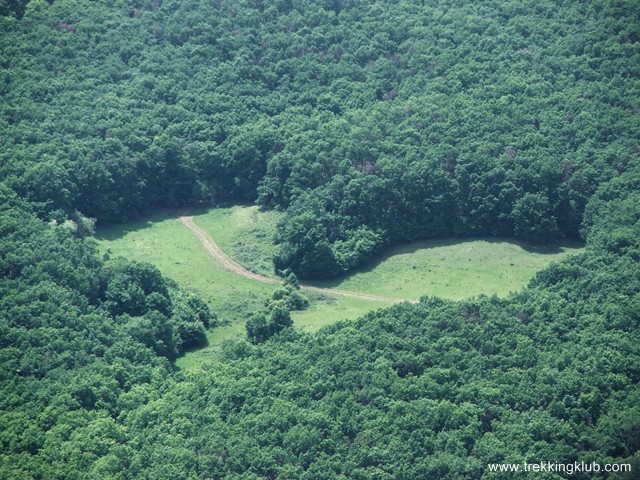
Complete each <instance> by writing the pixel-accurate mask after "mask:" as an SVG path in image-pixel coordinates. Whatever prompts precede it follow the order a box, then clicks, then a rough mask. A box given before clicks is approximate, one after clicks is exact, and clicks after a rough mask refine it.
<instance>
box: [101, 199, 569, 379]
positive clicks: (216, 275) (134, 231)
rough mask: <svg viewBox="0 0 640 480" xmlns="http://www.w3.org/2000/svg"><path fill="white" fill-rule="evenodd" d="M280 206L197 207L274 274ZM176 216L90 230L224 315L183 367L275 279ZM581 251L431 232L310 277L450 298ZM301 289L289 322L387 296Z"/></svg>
mask: <svg viewBox="0 0 640 480" xmlns="http://www.w3.org/2000/svg"><path fill="white" fill-rule="evenodd" d="M278 215H279V214H278V213H277V212H274V211H262V210H260V209H259V208H258V207H256V206H234V207H229V208H215V209H210V210H207V211H202V212H195V213H194V214H193V217H194V220H195V222H196V223H197V224H198V225H199V226H200V227H201V228H202V229H204V230H205V231H206V232H207V233H209V235H210V236H211V237H212V238H213V240H214V241H215V242H216V243H217V244H218V245H219V246H220V247H221V248H222V250H223V251H224V252H225V253H227V254H228V255H229V256H231V257H232V258H234V260H236V261H237V262H238V263H240V264H242V265H243V266H245V267H246V268H247V269H249V270H251V271H254V272H257V273H261V274H263V275H268V276H274V274H273V269H272V266H271V258H272V256H273V253H274V251H275V249H276V246H275V245H274V243H273V237H274V234H275V231H276V225H277V222H278ZM177 217H178V214H177V213H175V212H156V213H154V214H152V215H150V216H147V217H146V218H144V219H142V220H138V221H134V222H130V223H127V224H124V225H110V226H105V227H101V228H99V229H98V231H97V233H96V239H97V241H98V244H99V248H100V250H101V252H102V253H107V254H108V255H110V256H112V257H114V256H123V257H126V258H129V259H131V260H138V261H145V262H149V263H152V264H153V265H155V266H157V267H158V268H159V269H160V271H161V272H162V273H163V274H165V275H166V276H168V277H169V278H171V279H173V280H175V281H176V282H178V283H180V284H181V285H182V286H183V287H185V288H188V289H191V290H193V291H195V292H197V293H198V294H200V295H201V296H202V297H203V298H204V299H205V300H206V301H208V302H209V304H210V306H211V307H212V309H214V310H215V312H216V313H217V314H218V317H219V320H220V323H221V325H220V326H218V327H216V328H214V329H212V330H211V331H210V332H209V347H208V348H205V349H202V350H199V351H196V352H192V353H189V354H187V355H186V356H184V357H183V358H182V359H180V360H179V361H178V364H179V365H180V366H181V367H183V368H193V367H196V366H201V365H202V364H203V363H206V361H207V359H210V358H212V355H215V352H216V351H218V348H219V346H220V345H221V344H222V343H223V342H224V341H227V340H234V339H240V338H242V337H243V335H244V322H245V320H246V317H247V315H248V314H249V313H250V312H252V311H255V310H256V309H257V308H260V306H261V305H262V304H263V301H264V299H265V298H266V297H267V296H268V295H270V294H271V292H273V290H274V288H275V286H274V285H270V284H266V283H261V282H258V281H255V280H250V279H247V278H244V277H242V276H240V275H237V274H235V273H231V272H228V271H226V270H224V269H223V268H221V267H220V266H219V265H218V264H217V263H216V262H215V261H214V260H213V259H212V258H211V257H209V256H208V255H207V253H206V252H205V250H204V249H203V247H202V244H201V243H200V241H199V240H198V239H197V238H196V237H195V235H194V234H193V233H192V232H191V231H190V230H189V229H188V228H187V227H186V226H184V225H182V224H181V223H180V222H178V221H177ZM577 251H579V246H577V245H571V246H551V247H537V248H536V247H531V246H527V245H524V244H520V243H514V242H512V241H509V240H506V239H475V240H430V241H423V242H415V243H411V244H406V245H402V246H398V247H394V248H391V249H389V250H388V251H387V252H386V253H385V255H383V256H381V257H380V258H379V259H378V260H377V261H376V262H374V263H372V264H371V265H368V266H366V267H365V268H362V269H360V270H358V271H356V272H354V273H352V274H350V275H349V276H346V277H344V278H340V279H335V280H331V281H323V282H313V283H312V284H313V285H314V286H317V287H326V288H334V289H341V290H349V291H352V292H358V293H369V294H375V295H381V296H387V297H396V298H406V299H418V298H420V297H421V296H423V295H429V296H439V297H443V298H448V299H462V298H469V297H474V296H477V295H480V294H485V295H493V294H496V295H498V296H506V295H508V294H509V293H510V292H513V291H516V290H518V289H520V288H522V287H523V286H525V285H526V284H527V282H528V281H529V280H530V279H531V278H532V277H533V276H534V274H535V272H537V271H538V270H541V269H542V268H544V267H545V266H546V265H548V264H549V263H551V262H553V261H555V260H558V259H560V258H562V257H563V256H565V255H567V254H569V253H572V252H577ZM305 294H306V295H307V296H308V298H309V299H310V300H311V305H310V307H309V308H308V309H307V310H305V311H303V312H293V314H292V317H293V319H294V323H295V325H296V326H297V327H298V328H300V329H302V330H306V331H313V330H317V329H318V328H320V327H322V326H325V325H328V324H331V323H335V322H337V321H339V320H349V319H354V318H357V317H359V316H361V315H363V314H365V313H367V312H369V311H371V310H373V309H377V308H380V307H385V306H388V305H391V303H390V302H381V301H372V300H366V299H359V298H353V297H344V296H337V295H328V294H321V293H318V292H310V291H306V292H305Z"/></svg>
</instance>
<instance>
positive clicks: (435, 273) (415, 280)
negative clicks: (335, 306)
mask: <svg viewBox="0 0 640 480" xmlns="http://www.w3.org/2000/svg"><path fill="white" fill-rule="evenodd" d="M580 250H581V248H580V246H579V245H575V244H573V245H554V246H545V247H534V246H530V245H526V244H523V243H518V242H515V241H513V240H508V239H495V238H492V239H475V240H428V241H420V242H413V243H410V244H406V245H401V246H397V247H393V248H391V249H389V250H388V251H387V252H386V253H385V254H384V256H382V257H381V258H379V259H378V260H377V261H376V262H374V263H373V264H371V265H368V266H366V267H364V268H361V269H359V270H357V271H356V272H354V273H352V274H350V275H349V276H347V277H345V278H341V279H336V280H328V281H318V282H313V284H314V285H316V286H319V287H325V288H339V289H342V290H351V291H357V292H365V293H371V294H375V295H383V296H389V297H399V298H411V299H418V298H420V297H421V296H423V295H428V296H437V297H442V298H448V299H452V300H460V299H464V298H470V297H475V296H477V295H481V294H484V295H493V294H496V295H498V296H503V297H504V296H506V295H508V294H509V293H510V292H515V291H517V290H520V289H521V288H523V287H525V286H526V285H527V283H528V282H529V281H530V280H531V279H532V278H533V276H534V275H535V273H536V272H538V271H540V270H542V269H543V268H544V267H546V266H547V265H549V264H550V263H551V262H554V261H558V260H560V259H561V258H563V257H564V256H566V255H568V254H570V253H576V252H579V251H580Z"/></svg>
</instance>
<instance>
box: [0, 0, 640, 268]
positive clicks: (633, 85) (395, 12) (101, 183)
mask: <svg viewBox="0 0 640 480" xmlns="http://www.w3.org/2000/svg"><path fill="white" fill-rule="evenodd" d="M17 3H20V2H17ZM49 3H51V5H49ZM49 3H47V2H44V1H40V2H38V1H35V0H34V1H31V2H29V3H28V4H26V7H25V10H24V13H21V12H22V9H21V8H18V7H15V5H16V3H11V2H8V3H6V4H5V7H4V8H5V11H6V9H7V8H9V10H10V12H13V16H11V15H9V16H5V17H2V19H1V20H0V22H1V28H2V32H3V34H2V39H1V41H2V57H3V58H2V66H3V68H2V73H1V75H2V78H3V82H1V83H0V89H1V94H2V98H3V102H2V105H1V106H0V122H1V128H2V131H3V135H2V138H1V139H0V146H1V147H0V151H1V153H0V155H1V160H2V161H1V164H0V178H2V179H4V181H5V182H6V183H7V184H8V185H10V186H12V187H13V188H14V189H15V190H16V191H17V192H18V193H19V194H20V195H21V196H22V197H24V198H27V199H29V200H30V201H32V202H34V203H37V204H38V205H40V207H39V208H40V214H41V215H42V216H45V217H46V216H47V215H48V216H51V215H56V214H59V213H58V212H65V214H67V215H68V214H71V213H72V212H74V211H79V212H81V213H82V214H83V215H85V216H87V217H91V218H96V219H97V220H98V222H123V221H126V220H128V219H131V218H132V217H135V216H137V215H140V214H141V213H143V212H145V211H148V210H150V209H153V208H157V207H176V206H185V205H195V204H200V203H204V204H207V205H215V204H219V203H220V202H240V201H244V202H253V201H257V202H258V203H260V204H262V205H265V206H268V207H273V208H278V209H282V210H285V211H286V212H287V215H286V217H285V220H283V228H282V230H281V234H280V236H279V241H280V242H281V248H280V253H279V254H278V256H277V258H276V259H275V267H276V269H277V270H285V269H287V268H289V269H293V270H294V271H295V272H296V273H298V274H299V275H300V276H302V277H327V276H333V275H336V274H337V273H340V272H343V271H347V270H350V269H352V268H354V267H356V266H358V265H360V264H362V263H365V262H366V261H368V260H369V259H370V258H371V257H372V256H374V255H375V254H377V253H378V252H379V251H380V250H381V249H382V248H384V247H385V246H388V245H390V244H395V243H398V242H405V241H408V240H414V239H424V238H429V237H442V236H452V235H454V236H478V235H496V236H515V237H518V238H521V239H524V240H529V241H533V242H548V241H552V240H554V239H558V238H560V237H569V238H576V237H578V236H579V231H580V227H581V221H582V215H583V212H584V208H585V205H586V204H587V201H588V199H589V198H590V197H591V195H593V193H594V192H595V190H596V188H597V186H598V185H599V184H600V183H602V182H604V181H606V180H608V179H610V178H612V177H614V176H616V175H619V174H620V173H622V172H624V171H626V170H627V169H628V168H629V166H630V165H631V164H633V163H634V162H635V161H636V160H637V152H638V148H639V146H638V122H637V112H638V98H639V92H638V81H637V79H638V68H640V58H639V51H638V48H637V45H638V41H639V38H640V37H639V32H638V28H639V27H638V24H640V21H639V20H640V19H639V18H638V8H637V6H636V5H635V3H634V2H631V1H616V2H604V1H590V2H580V3H575V2H553V1H542V2H540V1H535V2H533V1H527V2H506V1H502V2H498V1H494V2H462V1H457V2H450V1H447V2H444V1H434V2H417V1H387V2H363V1H357V0H350V1H336V2H307V1H303V2H280V1H260V2H251V1H244V2H242V1H241V2H238V1H233V2H227V1H223V0H220V1H216V2H204V1H202V2H197V1H190V2H182V1H181V2H178V1H167V0H165V1H153V2H152V1H148V2H147V1H126V2H125V1H123V2H100V1H99V2H88V1H82V0H78V1H73V2H67V1H55V2H49ZM11 5H14V7H11ZM16 15H17V16H18V17H20V16H21V15H23V16H22V18H20V19H19V20H18V19H16V18H15V16H16ZM305 222H307V223H308V222H311V223H313V228H312V229H311V230H312V231H311V232H309V234H308V235H301V234H300V232H299V231H296V228H294V227H289V225H291V224H294V225H300V228H303V229H305V230H308V229H309V227H308V225H307V224H306V223H305ZM301 237H304V238H301ZM309 264H314V265H315V266H314V267H313V268H310V267H309Z"/></svg>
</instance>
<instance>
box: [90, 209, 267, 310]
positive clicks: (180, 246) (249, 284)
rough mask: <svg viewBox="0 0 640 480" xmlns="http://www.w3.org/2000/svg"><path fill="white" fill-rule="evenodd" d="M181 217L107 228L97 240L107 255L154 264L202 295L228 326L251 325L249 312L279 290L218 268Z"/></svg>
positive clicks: (160, 217)
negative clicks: (182, 222) (249, 323)
mask: <svg viewBox="0 0 640 480" xmlns="http://www.w3.org/2000/svg"><path fill="white" fill-rule="evenodd" d="M177 217H178V216H177V215H175V214H168V213H162V212H159V213H155V214H153V215H150V216H148V217H146V218H145V219H143V220H139V221H135V222H130V223H127V224H125V225H111V226H107V227H101V228H99V229H98V231H97V234H96V239H97V240H98V244H99V248H100V250H101V251H102V252H107V251H108V252H109V254H110V255H111V256H122V257H125V258H128V259H130V260H137V261H144V262H149V263H151V264H153V265H155V266H156V267H158V269H160V271H161V272H162V273H163V274H164V275H166V276H167V277H169V278H171V279H173V280H175V281H176V282H178V283H179V284H180V285H182V286H183V287H185V288H188V289H190V290H193V291H195V292H197V293H198V294H199V295H201V296H202V297H203V298H204V299H205V300H206V301H207V302H208V303H209V305H210V306H211V307H212V308H213V309H214V310H215V311H216V313H217V314H218V316H219V317H220V320H221V321H222V322H236V321H243V320H245V318H246V315H247V313H248V312H251V311H255V310H256V309H258V308H259V307H260V306H262V301H263V299H264V297H265V296H266V295H268V294H270V293H271V292H272V291H273V288H274V287H273V286H272V285H268V284H264V283H260V282H255V281H253V280H249V279H246V278H244V277H241V276H239V275H236V274H234V273H231V272H228V271H226V270H224V269H223V268H221V267H220V266H218V264H217V263H216V262H215V261H214V260H213V259H211V258H210V257H209V256H208V255H207V253H206V252H205V250H204V248H203V247H202V244H201V243H200V240H198V239H197V238H196V236H195V235H194V234H193V232H191V231H190V230H189V229H188V228H187V227H186V226H184V225H182V224H181V223H180V222H178V220H177Z"/></svg>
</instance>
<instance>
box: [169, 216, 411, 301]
mask: <svg viewBox="0 0 640 480" xmlns="http://www.w3.org/2000/svg"><path fill="white" fill-rule="evenodd" d="M178 221H179V222H181V223H182V224H184V225H185V226H186V227H187V228H189V229H190V230H191V231H192V232H193V233H195V234H196V236H197V237H198V238H199V239H200V241H201V242H202V245H203V246H204V249H205V250H206V251H207V253H208V254H209V255H211V256H212V257H213V258H214V259H215V260H216V261H217V262H218V263H220V265H222V266H223V267H224V268H225V269H227V270H229V271H231V272H233V273H236V274H238V275H242V276H243V277H246V278H250V279H252V280H257V281H258V282H264V283H272V284H278V283H280V281H279V280H276V279H275V278H270V277H266V276H264V275H260V274H258V273H254V272H251V271H249V270H247V269H246V268H244V267H243V266H242V265H240V264H238V263H236V262H235V261H233V259H231V258H230V257H229V256H228V255H227V254H225V253H224V252H223V251H222V249H221V248H220V247H219V246H218V245H216V243H215V242H214V241H213V239H212V238H211V237H210V236H209V234H208V233H207V232H205V231H204V230H203V229H201V228H200V227H198V225H196V223H195V222H194V221H193V217H189V216H183V217H180V218H178ZM301 287H302V288H304V289H305V290H310V291H313V292H319V293H325V294H328V295H343V296H345V297H353V298H361V299H363V300H374V301H378V302H410V303H418V302H417V300H413V299H408V298H392V297H383V296H379V295H370V294H367V293H357V292H349V291H347V290H337V289H333V288H319V287H314V286H311V285H301Z"/></svg>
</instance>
